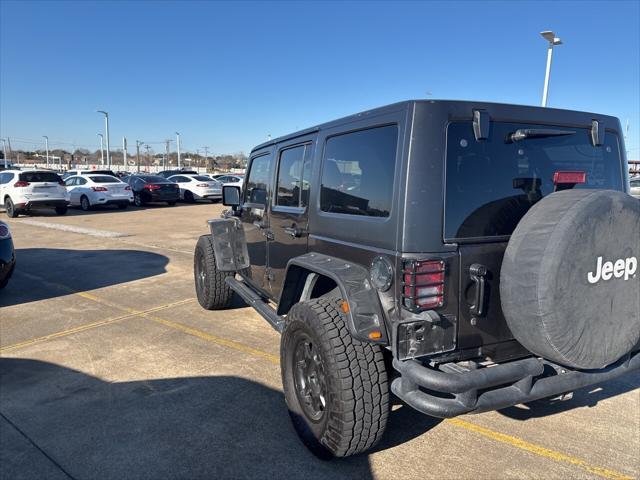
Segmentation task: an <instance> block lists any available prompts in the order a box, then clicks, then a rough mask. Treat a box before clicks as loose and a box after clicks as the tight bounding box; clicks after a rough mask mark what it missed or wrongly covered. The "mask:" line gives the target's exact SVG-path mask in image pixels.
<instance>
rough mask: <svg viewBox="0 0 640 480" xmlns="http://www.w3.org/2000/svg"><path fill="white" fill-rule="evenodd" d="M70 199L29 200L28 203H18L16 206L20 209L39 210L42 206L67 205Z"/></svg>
mask: <svg viewBox="0 0 640 480" xmlns="http://www.w3.org/2000/svg"><path fill="white" fill-rule="evenodd" d="M68 205H69V200H65V199H47V200H29V201H28V202H26V203H16V205H15V206H16V208H19V209H20V210H37V209H40V208H56V207H66V206H68Z"/></svg>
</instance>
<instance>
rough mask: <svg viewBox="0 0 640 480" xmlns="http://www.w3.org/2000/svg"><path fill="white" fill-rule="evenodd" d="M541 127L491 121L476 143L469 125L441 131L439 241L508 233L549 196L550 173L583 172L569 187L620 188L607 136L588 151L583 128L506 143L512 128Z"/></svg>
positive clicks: (613, 143) (613, 140)
mask: <svg viewBox="0 0 640 480" xmlns="http://www.w3.org/2000/svg"><path fill="white" fill-rule="evenodd" d="M526 128H530V129H553V128H556V127H549V126H545V125H523V124H515V123H499V122H492V123H491V133H490V136H489V138H488V139H486V140H480V141H476V139H475V137H474V134H473V127H472V124H471V122H454V123H451V124H450V125H449V127H448V132H447V159H446V162H447V163H446V195H445V225H444V236H445V239H464V238H478V237H480V238H482V237H496V236H506V235H511V233H512V232H513V230H514V229H515V227H516V225H517V224H518V222H519V221H520V219H521V218H522V217H523V216H524V215H525V214H526V213H527V211H528V210H529V208H531V207H532V206H533V205H534V204H535V203H536V202H538V201H540V200H541V199H542V198H543V197H544V196H546V195H549V194H550V193H553V192H554V190H555V189H557V187H556V186H555V185H554V183H553V178H554V173H556V172H584V173H586V181H585V183H584V184H577V185H575V186H574V187H573V188H605V189H612V190H622V170H621V161H620V152H619V149H618V137H617V136H616V135H615V134H613V133H611V132H607V133H606V135H605V144H604V145H601V146H597V147H594V146H593V145H592V144H591V139H590V131H589V130H588V129H581V128H570V129H567V130H571V131H572V132H575V133H573V134H571V135H562V136H549V137H542V138H526V139H522V140H519V141H509V140H507V139H508V138H509V137H510V136H511V135H512V134H513V133H514V132H516V131H517V130H518V129H526Z"/></svg>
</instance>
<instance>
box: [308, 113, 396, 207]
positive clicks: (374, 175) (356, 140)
mask: <svg viewBox="0 0 640 480" xmlns="http://www.w3.org/2000/svg"><path fill="white" fill-rule="evenodd" d="M397 147H398V127H397V126H396V125H388V126H385V127H378V128H372V129H369V130H361V131H358V132H353V133H347V134H344V135H339V136H336V137H331V138H329V139H328V140H327V143H326V145H325V149H324V159H323V162H322V185H321V188H320V208H321V210H322V211H323V212H332V213H342V214H349V215H364V216H368V217H388V216H389V214H390V212H391V202H392V196H393V177H394V171H395V163H396V150H397Z"/></svg>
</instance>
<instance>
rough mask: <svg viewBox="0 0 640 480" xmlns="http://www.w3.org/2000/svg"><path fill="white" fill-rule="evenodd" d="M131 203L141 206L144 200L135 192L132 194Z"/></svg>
mask: <svg viewBox="0 0 640 480" xmlns="http://www.w3.org/2000/svg"><path fill="white" fill-rule="evenodd" d="M133 203H134V205H135V206H136V207H143V206H144V200H143V199H142V195H140V194H139V193H136V194H135V195H134V196H133Z"/></svg>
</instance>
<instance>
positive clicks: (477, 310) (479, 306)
mask: <svg viewBox="0 0 640 480" xmlns="http://www.w3.org/2000/svg"><path fill="white" fill-rule="evenodd" d="M469 275H470V276H471V280H473V283H475V284H476V295H475V298H474V301H473V305H471V307H469V311H470V312H471V315H472V316H473V317H483V316H484V315H485V313H486V306H485V298H484V294H485V283H486V280H485V277H486V275H487V267H485V266H484V265H481V264H479V263H474V264H472V265H471V266H470V267H469Z"/></svg>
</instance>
